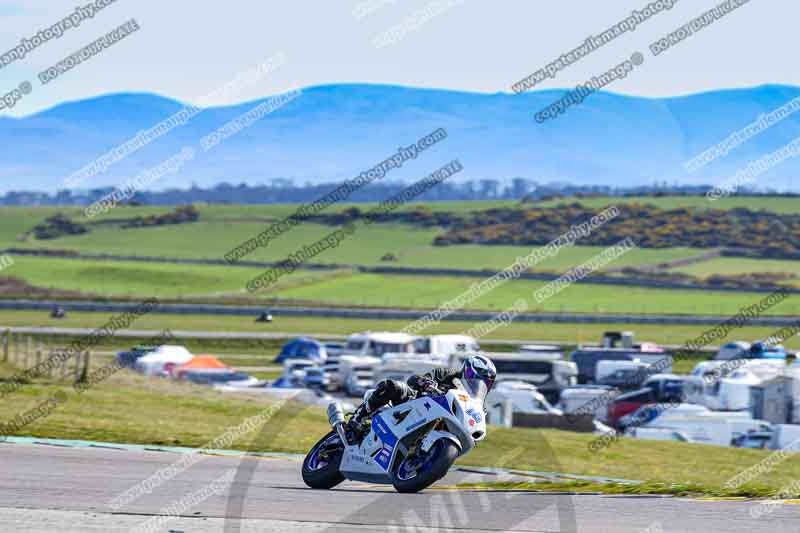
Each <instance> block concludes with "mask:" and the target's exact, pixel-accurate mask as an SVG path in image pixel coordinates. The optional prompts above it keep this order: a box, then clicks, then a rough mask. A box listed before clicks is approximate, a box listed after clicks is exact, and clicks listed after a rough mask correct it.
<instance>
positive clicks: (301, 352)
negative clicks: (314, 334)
mask: <svg viewBox="0 0 800 533" xmlns="http://www.w3.org/2000/svg"><path fill="white" fill-rule="evenodd" d="M327 356H328V352H327V349H326V347H325V345H324V344H323V343H321V342H319V341H318V340H315V339H310V338H308V337H300V338H297V339H292V340H290V341H289V342H287V343H286V344H284V345H283V348H281V351H280V353H279V354H278V356H277V357H276V358H275V362H276V363H283V362H284V361H286V360H287V359H310V360H311V361H314V362H316V363H324V362H325V360H326V359H327Z"/></svg>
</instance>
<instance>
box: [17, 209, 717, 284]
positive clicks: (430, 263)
mask: <svg viewBox="0 0 800 533" xmlns="http://www.w3.org/2000/svg"><path fill="white" fill-rule="evenodd" d="M265 227H266V226H265V225H264V224H258V223H255V222H224V221H220V220H212V221H202V222H198V223H194V224H184V225H177V226H162V227H157V228H138V229H128V230H121V229H117V228H112V227H104V228H98V229H95V230H93V231H92V232H90V233H87V234H84V235H78V236H72V237H63V238H60V239H54V240H48V241H31V242H28V243H26V244H21V243H16V244H14V246H16V247H18V248H45V249H58V250H74V251H77V252H82V253H86V254H113V255H138V256H150V257H179V258H191V259H220V260H221V259H223V258H224V255H225V253H226V252H228V251H229V250H231V249H232V248H233V247H234V246H237V245H238V244H240V243H242V242H243V241H246V240H247V239H249V238H251V237H253V236H255V235H257V234H258V233H259V232H260V231H262V230H263V229H264V228H265ZM333 229H334V228H332V227H329V226H323V225H320V224H304V225H301V226H297V227H296V228H294V229H293V230H292V231H291V233H287V234H285V235H282V236H281V237H279V238H277V239H275V240H273V241H272V242H270V244H269V246H268V247H266V248H259V249H257V250H256V251H254V252H253V253H252V254H250V255H248V256H247V259H248V260H253V261H280V260H283V259H285V258H286V257H287V256H288V255H289V254H291V253H294V252H296V251H297V250H298V249H300V248H302V247H303V245H304V244H310V243H313V242H315V241H317V240H319V239H320V238H322V237H324V236H325V235H327V234H329V233H330V232H331V231H332V230H333ZM439 233H440V231H439V230H434V229H422V228H415V227H410V226H407V225H402V224H381V225H374V226H370V227H362V226H359V227H358V230H357V232H356V233H355V234H354V235H353V236H352V237H350V238H349V239H348V240H346V241H344V242H343V243H341V244H340V245H339V246H338V247H337V248H334V249H328V250H325V251H324V253H322V254H320V255H318V256H317V257H315V258H313V260H312V261H310V262H312V263H320V264H357V265H367V266H377V265H384V266H404V267H427V268H461V269H467V270H472V269H474V270H481V269H494V270H499V269H503V268H506V267H508V266H509V265H510V264H511V263H513V262H514V260H515V259H516V258H517V257H520V256H525V255H528V254H530V253H531V252H532V251H533V250H534V247H528V246H479V245H461V246H444V247H441V246H433V244H432V242H433V239H434V238H435V237H436V235H438V234H439ZM604 249H605V248H604V247H602V246H575V247H570V248H565V249H562V250H561V251H560V252H559V254H558V255H556V256H555V257H550V258H547V259H546V260H545V261H542V262H541V263H539V264H537V265H535V267H534V270H540V271H553V272H563V271H565V270H567V269H569V268H571V267H573V266H576V265H578V264H580V263H582V262H584V261H586V260H588V259H590V258H591V257H593V256H594V255H596V254H598V253H599V252H601V251H602V250H604ZM387 253H392V254H394V255H395V256H396V257H397V261H392V262H382V261H381V257H383V256H384V255H385V254H387ZM698 253H701V251H700V250H695V249H691V248H671V249H667V250H654V249H635V250H632V251H631V252H629V253H627V254H625V255H624V256H622V257H620V258H619V259H618V260H617V261H615V262H614V263H613V264H612V265H611V266H613V267H614V268H621V267H625V266H638V265H648V264H655V263H660V262H663V261H667V260H673V259H682V258H686V257H690V256H693V255H697V254H698Z"/></svg>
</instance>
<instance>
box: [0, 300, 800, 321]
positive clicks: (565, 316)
mask: <svg viewBox="0 0 800 533" xmlns="http://www.w3.org/2000/svg"><path fill="white" fill-rule="evenodd" d="M55 306H61V307H62V308H64V309H65V310H67V311H91V312H112V313H113V312H124V311H132V310H134V309H135V308H136V306H137V304H136V303H134V302H131V303H124V302H91V301H62V300H0V309H12V310H51V309H52V308H53V307H55ZM266 308H268V309H269V310H270V312H271V313H272V315H273V316H274V317H281V316H300V317H307V316H318V317H329V318H361V319H386V320H408V321H412V320H417V319H419V318H421V317H423V316H424V315H425V314H426V313H428V312H430V311H427V310H417V309H372V308H355V307H349V308H348V307H306V306H303V307H288V306H269V305H267V304H264V305H212V304H169V303H162V304H160V305H159V306H158V308H156V309H154V310H153V311H152V313H161V314H182V315H236V316H250V317H255V316H257V315H258V314H260V313H261V312H263V311H264V310H265V309H266ZM495 314H496V313H493V312H488V311H457V312H454V313H452V314H450V315H449V316H447V317H446V318H445V319H444V320H447V321H465V322H484V321H487V320H490V319H492V318H493V317H494V316H495ZM729 318H730V317H727V316H713V315H708V316H696V315H695V316H690V315H622V314H619V315H617V314H610V313H603V314H600V313H593V314H577V313H523V314H519V315H517V316H516V317H515V318H514V320H515V321H517V322H530V323H542V322H547V323H550V322H561V323H577V324H606V323H611V324H663V325H677V324H687V325H717V324H720V323H722V322H724V321H725V320H728V319H729ZM796 322H797V318H796V317H781V316H773V317H764V316H761V317H756V318H753V319H752V320H750V322H749V324H750V325H751V326H778V327H782V326H789V325H793V324H796Z"/></svg>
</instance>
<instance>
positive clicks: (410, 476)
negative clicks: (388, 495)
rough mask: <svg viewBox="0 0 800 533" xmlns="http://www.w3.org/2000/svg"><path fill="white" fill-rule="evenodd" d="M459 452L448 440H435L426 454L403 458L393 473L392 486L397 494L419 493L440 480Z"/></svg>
mask: <svg viewBox="0 0 800 533" xmlns="http://www.w3.org/2000/svg"><path fill="white" fill-rule="evenodd" d="M458 454H459V450H458V446H456V445H455V443H454V442H453V441H451V440H448V439H439V440H437V441H436V442H435V443H434V444H433V446H431V449H430V450H429V451H428V453H426V454H424V455H415V456H413V457H411V458H409V457H404V458H403V459H402V460H401V461H400V464H399V465H398V466H397V468H396V469H395V471H394V472H392V485H394V488H395V489H396V490H397V492H404V493H408V492H419V491H421V490H422V489H425V488H427V487H430V486H431V485H433V484H434V483H436V482H437V481H439V480H440V479H442V478H443V477H444V476H445V474H447V471H448V470H450V467H451V466H453V463H454V462H455V460H456V458H457V457H458Z"/></svg>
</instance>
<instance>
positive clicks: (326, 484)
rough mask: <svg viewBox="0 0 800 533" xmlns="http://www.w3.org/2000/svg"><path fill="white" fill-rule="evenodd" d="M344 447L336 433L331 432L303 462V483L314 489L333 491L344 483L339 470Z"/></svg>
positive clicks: (315, 446)
mask: <svg viewBox="0 0 800 533" xmlns="http://www.w3.org/2000/svg"><path fill="white" fill-rule="evenodd" d="M343 454H344V445H343V444H342V440H341V439H340V438H339V434H338V433H336V431H331V432H330V433H328V434H327V435H325V436H324V437H322V439H320V441H319V442H318V443H316V444H315V445H314V447H313V448H311V451H309V452H308V455H306V458H305V459H304V460H303V481H304V482H305V484H306V485H308V486H309V487H311V488H312V489H331V488H333V487H335V486H336V485H338V484H339V483H341V482H342V481H344V476H343V475H342V473H341V471H340V470H339V466H340V465H341V463H342V455H343Z"/></svg>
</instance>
